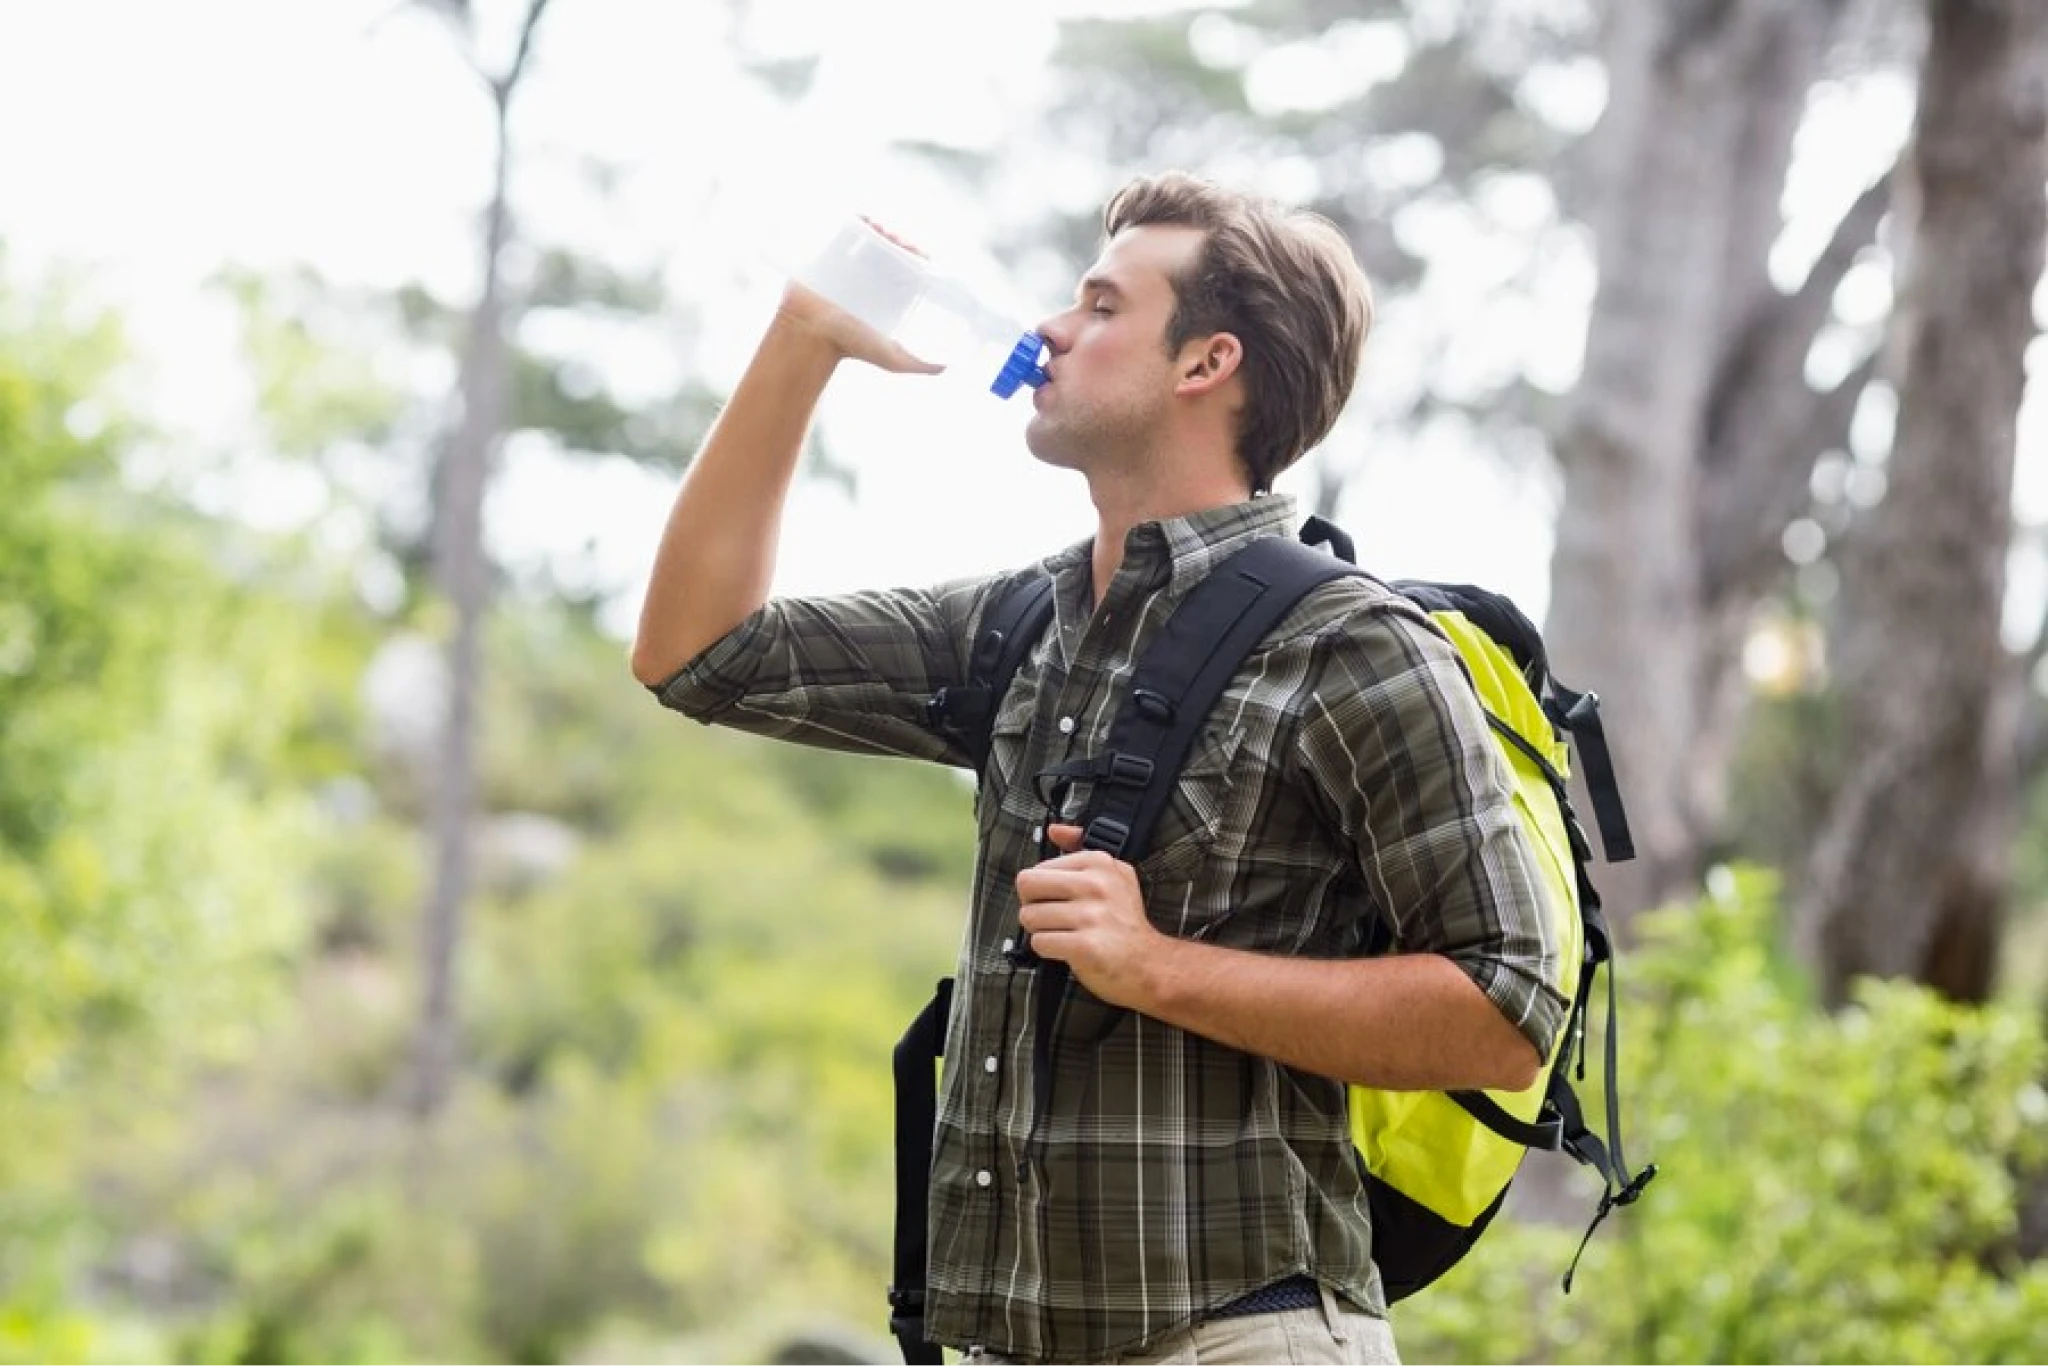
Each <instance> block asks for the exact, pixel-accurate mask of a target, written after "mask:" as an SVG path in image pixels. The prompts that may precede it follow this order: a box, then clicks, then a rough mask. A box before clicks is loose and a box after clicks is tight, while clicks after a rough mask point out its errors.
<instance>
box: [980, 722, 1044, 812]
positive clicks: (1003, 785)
mask: <svg viewBox="0 0 2048 1366" xmlns="http://www.w3.org/2000/svg"><path fill="white" fill-rule="evenodd" d="M1034 693H1035V690H1034V689H1032V688H1029V687H1020V686H1016V685H1012V687H1011V689H1010V695H1009V696H1006V697H1005V698H1004V699H1003V705H1002V707H1001V709H1000V710H999V711H997V713H996V718H995V721H994V723H993V724H992V725H991V726H990V727H989V734H988V769H987V771H986V772H985V773H983V774H982V776H981V785H980V791H979V794H978V797H977V801H976V809H977V811H978V813H979V815H980V819H981V828H982V834H983V837H984V838H986V837H987V836H988V834H989V833H990V831H991V830H992V829H993V828H994V826H995V825H996V824H997V822H998V820H999V819H1000V817H1002V816H1003V815H1008V816H1009V817H1010V819H1012V820H1026V821H1028V820H1032V819H1034V811H1035V810H1036V803H1037V802H1038V794H1037V792H1036V791H1035V790H1034V788H1033V785H1032V783H1031V780H1030V775H1028V774H1026V773H1025V772H1024V753H1025V751H1026V750H1027V749H1028V748H1029V747H1030V744H1031V724H1032V720H1033V716H1034V714H1035V711H1036V705H1037V703H1036V698H1035V696H1034Z"/></svg>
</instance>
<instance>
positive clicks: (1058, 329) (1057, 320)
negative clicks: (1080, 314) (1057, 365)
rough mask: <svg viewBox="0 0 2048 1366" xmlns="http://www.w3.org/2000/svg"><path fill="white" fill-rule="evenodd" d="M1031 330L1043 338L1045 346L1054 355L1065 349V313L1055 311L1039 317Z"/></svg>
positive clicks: (1066, 342)
mask: <svg viewBox="0 0 2048 1366" xmlns="http://www.w3.org/2000/svg"><path fill="white" fill-rule="evenodd" d="M1033 330H1034V331H1035V332H1037V333H1038V335H1039V336H1041V337H1043V338H1045V344H1046V346H1047V347H1048V348H1050V349H1051V351H1052V353H1053V354H1054V355H1055V356H1057V355H1059V354H1060V353H1061V352H1062V351H1065V350H1066V349H1067V344H1068V338H1067V315H1066V314H1065V313H1055V314H1053V315H1052V316H1051V317H1048V318H1042V319H1040V320H1039V323H1038V326H1037V327H1036V328H1034V329H1033Z"/></svg>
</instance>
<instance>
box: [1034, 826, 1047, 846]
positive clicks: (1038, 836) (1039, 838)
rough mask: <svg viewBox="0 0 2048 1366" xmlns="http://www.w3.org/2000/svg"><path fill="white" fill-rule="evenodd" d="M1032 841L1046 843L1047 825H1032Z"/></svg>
mask: <svg viewBox="0 0 2048 1366" xmlns="http://www.w3.org/2000/svg"><path fill="white" fill-rule="evenodd" d="M1031 842H1032V843H1033V844H1043V843H1045V827H1044V826H1042V825H1034V826H1032V827H1031Z"/></svg>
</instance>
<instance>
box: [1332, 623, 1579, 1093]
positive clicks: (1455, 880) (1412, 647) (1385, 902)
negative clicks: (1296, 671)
mask: <svg viewBox="0 0 2048 1366" xmlns="http://www.w3.org/2000/svg"><path fill="white" fill-rule="evenodd" d="M1322 643H1323V644H1324V646H1325V647H1326V648H1325V651H1324V657H1325V661H1326V662H1325V663H1324V665H1323V667H1322V670H1321V672H1320V675H1319V678H1318V680H1317V684H1316V689H1315V696H1314V699H1313V701H1312V704H1311V707H1310V710H1309V714H1308V715H1307V716H1306V717H1305V720H1304V724H1303V726H1302V727H1301V729H1300V731H1299V732H1298V736H1299V738H1298V744H1299V745H1300V746H1301V755H1300V759H1301V761H1302V763H1303V765H1304V766H1305V767H1306V769H1307V770H1308V771H1309V773H1310V774H1311V775H1312V779H1313V781H1314V782H1315V783H1316V785H1317V787H1318V788H1319V789H1320V790H1321V793H1322V795H1323V797H1324V798H1325V799H1326V800H1327V801H1328V802H1329V803H1330V807H1331V809H1332V810H1333V811H1334V812H1335V813H1336V814H1337V817H1338V819H1339V820H1340V821H1341V824H1342V828H1343V833H1344V835H1345V837H1346V842H1347V844H1348V846H1349V847H1350V848H1351V849H1352V850H1353V851H1354V852H1355V856H1356V858H1357V860H1358V871H1359V873H1360V875H1361V876H1362V877H1363V878H1364V880H1365V883H1366V886H1367V887H1368V888H1370V889H1371V892H1372V895H1373V897H1374V899H1375V900H1376V901H1377V902H1378V903H1379V905H1380V907H1381V908H1383V909H1384V911H1385V913H1386V914H1387V916H1388V917H1389V919H1390V920H1391V922H1392V925H1393V928H1394V932H1395V937H1396V942H1397V947H1398V949H1399V951H1401V952H1422V953H1438V954H1442V955H1444V956H1445V957H1447V958H1449V959H1450V960H1451V961H1452V962H1454V963H1456V964H1457V965H1458V967H1459V968H1460V969H1462V970H1463V971H1464V972H1465V974H1466V975H1467V976H1469V977H1470V978H1471V979H1472V980H1473V982H1474V983H1476V984H1477V985H1478V987H1479V989H1480V990H1481V991H1483V992H1485V993H1486V996H1487V998H1488V999H1489V1000H1491V1001H1492V1002H1493V1003H1494V1004H1495V1005H1496V1006H1498V1007H1499V1008H1500V1010H1501V1012H1502V1013H1503V1014H1505V1015H1506V1016H1507V1017H1508V1019H1509V1020H1511V1021H1513V1022H1514V1024H1515V1025H1516V1027H1518V1028H1519V1029H1520V1030H1521V1031H1522V1033H1523V1034H1524V1035H1526V1036H1527V1037H1528V1039H1529V1041H1530V1042H1531V1043H1533V1044H1535V1046H1536V1048H1537V1049H1538V1051H1539V1052H1541V1053H1542V1054H1543V1055H1544V1056H1545V1057H1548V1056H1549V1053H1550V1048H1551V1045H1552V1044H1553V1043H1554V1042H1555V1040H1556V1036H1557V1031H1558V1030H1559V1029H1560V1028H1561V1027H1562V1026H1563V1023H1564V1018H1565V1013H1566V1009H1567V1004H1568V1003H1567V1002H1566V1000H1565V998H1564V995H1563V993H1562V992H1561V991H1559V989H1558V986H1557V983H1558V982H1559V981H1560V979H1561V977H1562V974H1561V972H1560V970H1559V969H1560V963H1559V955H1560V953H1561V947H1560V944H1559V939H1558V932H1557V928H1556V926H1555V925H1554V924H1553V923H1552V920H1551V916H1550V914H1549V908H1548V904H1547V900H1546V897H1547V893H1546V891H1545V890H1544V883H1543V879H1542V874H1541V872H1540V871H1539V865H1538V863H1537V853H1536V849H1535V846H1534V844H1533V842H1532V841H1531V839H1530V836H1529V834H1528V832H1527V830H1526V829H1525V828H1524V827H1523V825H1522V823H1521V820H1520V818H1519V817H1517V816H1516V814H1515V809H1514V797H1513V795H1512V788H1511V777H1510V774H1509V771H1508V767H1507V762H1506V760H1505V759H1504V758H1503V757H1502V755H1501V753H1500V750H1499V748H1498V746H1497V744H1496V742H1495V741H1494V738H1493V735H1492V732H1491V730H1490V728H1489V726H1488V724H1487V720H1486V713H1485V711H1484V709H1483V708H1482V706H1481V704H1480V702H1479V697H1478V694H1477V693H1476V692H1475V691H1474V689H1473V687H1472V683H1471V680H1470V678H1469V676H1468V675H1467V674H1466V672H1465V669H1464V666H1463V664H1462V663H1461V661H1460V660H1459V657H1458V654H1457V651H1456V649H1455V647H1453V646H1452V644H1451V643H1450V641H1449V640H1448V639H1446V638H1445V637H1444V635H1443V634H1442V633H1441V632H1440V631H1438V630H1436V629H1435V627H1433V626H1432V625H1430V624H1429V622H1428V620H1427V619H1426V618H1424V617H1423V616H1421V615H1420V613H1412V612H1410V611H1408V610H1406V609H1405V608H1403V607H1400V606H1398V605H1395V604H1388V603H1379V604H1374V605H1372V606H1369V607H1366V608H1363V609H1361V610H1360V611H1358V612H1355V613H1353V614H1351V615H1350V616H1348V617H1347V618H1346V620H1345V621H1344V622H1342V623H1341V624H1339V625H1337V626H1335V627H1333V628H1331V629H1329V630H1328V631H1327V633H1326V634H1325V638H1324V640H1323V642H1322Z"/></svg>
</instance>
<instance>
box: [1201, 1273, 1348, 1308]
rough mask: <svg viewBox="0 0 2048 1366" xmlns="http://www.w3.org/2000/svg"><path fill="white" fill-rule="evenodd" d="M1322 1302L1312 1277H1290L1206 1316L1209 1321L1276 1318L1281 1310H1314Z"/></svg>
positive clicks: (1242, 1297) (1241, 1297)
mask: <svg viewBox="0 0 2048 1366" xmlns="http://www.w3.org/2000/svg"><path fill="white" fill-rule="evenodd" d="M1322 1302H1323V1292H1322V1289H1321V1288H1320V1287H1319V1286H1318V1285H1317V1284H1316V1282H1315V1278H1314V1277H1313V1276H1289V1277H1288V1278H1287V1279H1286V1280H1284V1281H1275V1282H1273V1283H1272V1284H1271V1285H1268V1286H1263V1287H1261V1288H1260V1289H1257V1290H1254V1291H1252V1293H1251V1294H1249V1295H1240V1296H1238V1297H1237V1298H1236V1299H1234V1300H1232V1301H1231V1302H1230V1303H1228V1304H1226V1305H1224V1306H1223V1307H1222V1308H1221V1309H1213V1310H1211V1311H1210V1312H1209V1317H1210V1318H1212V1319H1235V1318H1242V1317H1244V1316H1245V1315H1246V1314H1276V1313H1278V1312H1279V1311H1281V1310H1282V1309H1313V1308H1315V1307H1316V1306H1317V1305H1319V1304H1321V1303H1322Z"/></svg>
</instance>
